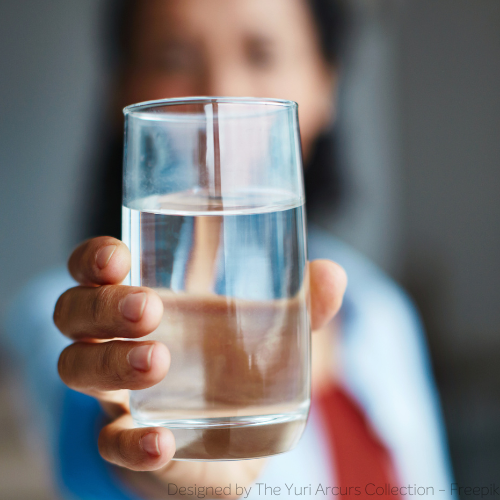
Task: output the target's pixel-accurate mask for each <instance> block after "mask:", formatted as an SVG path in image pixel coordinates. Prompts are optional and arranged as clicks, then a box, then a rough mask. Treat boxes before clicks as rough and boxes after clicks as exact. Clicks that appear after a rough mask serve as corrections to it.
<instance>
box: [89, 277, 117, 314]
mask: <svg viewBox="0 0 500 500" xmlns="http://www.w3.org/2000/svg"><path fill="white" fill-rule="evenodd" d="M112 300H113V286H112V285H103V286H100V287H98V288H97V289H96V291H95V293H94V296H93V298H92V301H91V304H90V315H91V318H92V322H93V323H99V322H100V321H102V318H104V316H105V313H106V311H107V310H108V309H109V307H110V304H111V302H112Z"/></svg>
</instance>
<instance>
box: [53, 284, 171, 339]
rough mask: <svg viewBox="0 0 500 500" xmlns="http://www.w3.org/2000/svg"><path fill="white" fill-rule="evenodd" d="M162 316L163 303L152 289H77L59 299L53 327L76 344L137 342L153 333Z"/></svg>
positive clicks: (110, 286)
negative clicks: (118, 340) (89, 340)
mask: <svg viewBox="0 0 500 500" xmlns="http://www.w3.org/2000/svg"><path fill="white" fill-rule="evenodd" d="M162 314H163V303H162V301H161V299H160V297H158V295H157V294H156V293H155V292H154V291H153V290H151V289H149V288H145V287H131V286H122V285H104V286H100V287H84V286H77V287H75V288H70V289H69V290H67V291H66V292H64V293H63V294H62V295H61V296H60V297H59V300H58V301H57V304H56V307H55V310H54V323H55V324H56V326H57V328H59V330H60V331H61V332H62V333H64V334H65V335H66V336H68V337H70V338H72V339H74V340H81V339H87V338H98V339H110V338H115V337H121V338H124V337H126V338H138V337H143V336H144V335H147V334H148V333H151V332H152V331H154V330H155V329H156V328H157V327H158V325H159V324H160V320H161V317H162Z"/></svg>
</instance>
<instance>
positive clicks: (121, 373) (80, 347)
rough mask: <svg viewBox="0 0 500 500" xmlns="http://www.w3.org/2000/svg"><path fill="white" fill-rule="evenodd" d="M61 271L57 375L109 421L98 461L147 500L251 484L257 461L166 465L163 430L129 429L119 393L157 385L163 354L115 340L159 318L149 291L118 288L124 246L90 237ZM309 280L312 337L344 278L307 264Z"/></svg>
mask: <svg viewBox="0 0 500 500" xmlns="http://www.w3.org/2000/svg"><path fill="white" fill-rule="evenodd" d="M68 266H69V270H70V273H71V275H72V276H73V277H74V278H75V279H76V280H77V281H78V282H79V283H80V286H77V287H75V288H72V289H70V290H67V291H66V292H65V293H63V294H62V295H61V297H60V298H59V300H58V302H57V304H56V308H55V311H54V322H55V324H56V326H57V327H58V328H59V330H61V332H62V333H64V334H65V335H66V336H68V337H70V338H71V339H72V340H74V343H73V344H71V345H70V346H69V347H67V348H66V349H65V350H64V351H63V352H62V353H61V356H60V358H59V374H60V376H61V378H62V380H63V381H64V383H66V384H67V385H68V386H69V387H70V388H72V389H74V390H77V391H80V392H83V393H85V394H88V395H90V396H93V397H95V398H97V399H98V400H99V401H100V402H101V404H102V406H103V408H104V409H105V411H106V412H107V413H108V414H109V416H110V417H111V419H112V421H111V423H110V424H108V425H107V426H105V427H104V428H103V429H102V431H101V433H100V436H99V451H100V453H101V455H102V457H103V458H104V459H106V460H108V461H109V462H112V463H114V464H116V465H119V466H121V467H123V468H125V469H126V470H129V471H139V473H130V472H128V473H127V474H126V475H127V476H128V478H129V479H130V481H131V482H132V483H135V485H136V486H137V488H138V489H140V490H141V491H142V493H145V494H151V495H154V496H155V498H158V495H163V496H165V497H166V494H167V488H166V485H167V483H175V484H176V485H177V486H189V485H192V484H194V483H196V484H198V485H201V484H205V485H210V486H214V487H216V486H222V487H224V486H227V485H228V484H231V483H238V485H241V486H247V485H249V484H251V483H252V482H253V481H254V480H255V479H256V477H257V475H258V473H259V471H260V469H261V467H262V464H263V460H245V461H233V462H182V461H181V462H179V461H171V459H172V457H173V455H174V453H175V441H174V437H173V435H172V433H171V432H170V431H169V430H168V429H166V428H163V427H154V428H134V427H133V422H132V418H131V416H130V412H129V406H128V391H127V389H145V388H147V387H151V386H152V385H155V384H156V383H158V382H159V381H161V380H162V379H163V378H164V377H165V376H166V375H167V372H168V367H169V364H170V354H169V351H168V349H167V347H166V346H165V345H164V344H162V343H161V342H154V341H146V342H137V341H133V342H132V341H124V340H115V339H117V338H120V339H123V338H129V339H137V338H140V337H143V336H145V335H147V334H149V333H151V332H152V331H154V330H155V329H156V328H157V327H158V325H159V323H160V320H161V317H162V314H163V304H162V300H161V299H160V298H159V296H158V295H157V294H156V293H155V292H154V291H153V290H151V289H148V288H145V287H129V286H123V285H120V283H121V282H122V281H123V280H124V279H125V277H126V275H127V274H128V272H129V269H130V254H129V251H128V249H127V247H126V246H125V245H124V244H123V243H122V242H121V241H119V240H116V239H114V238H110V237H99V238H94V239H92V240H89V241H86V242H85V243H83V244H81V245H80V246H79V247H78V248H77V249H76V250H75V251H74V252H73V254H72V255H71V257H70V259H69V264H68ZM309 273H310V283H311V323H312V327H313V330H316V329H319V328H321V327H323V326H324V325H326V324H327V323H328V322H329V321H330V320H331V318H332V317H333V316H334V315H335V314H336V312H337V311H338V310H339V308H340V305H341V303H342V298H343V294H344V291H345V287H346V283H347V279H346V275H345V273H344V271H343V269H342V268H341V267H340V266H338V265H337V264H334V263H333V262H330V261H325V260H323V261H314V262H312V263H310V267H309ZM145 471H154V472H148V473H144V472H145ZM234 493H235V492H234V491H232V495H231V497H234ZM159 498H161V496H160V497H159Z"/></svg>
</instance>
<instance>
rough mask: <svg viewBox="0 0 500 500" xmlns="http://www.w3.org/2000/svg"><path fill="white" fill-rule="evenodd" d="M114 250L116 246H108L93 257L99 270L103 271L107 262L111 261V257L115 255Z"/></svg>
mask: <svg viewBox="0 0 500 500" xmlns="http://www.w3.org/2000/svg"><path fill="white" fill-rule="evenodd" d="M115 250H116V245H108V246H107V247H103V248H101V249H100V250H99V251H98V252H97V255H96V257H95V263H96V264H97V267H98V268H99V269H104V268H105V267H106V266H107V265H108V263H109V261H110V260H111V257H112V256H113V254H114V253H115Z"/></svg>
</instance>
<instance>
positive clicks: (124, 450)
mask: <svg viewBox="0 0 500 500" xmlns="http://www.w3.org/2000/svg"><path fill="white" fill-rule="evenodd" d="M116 453H117V455H118V457H120V460H121V461H123V462H125V463H126V462H130V453H129V442H128V439H127V437H126V434H125V432H123V431H121V432H119V433H118V434H117V436H116Z"/></svg>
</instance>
